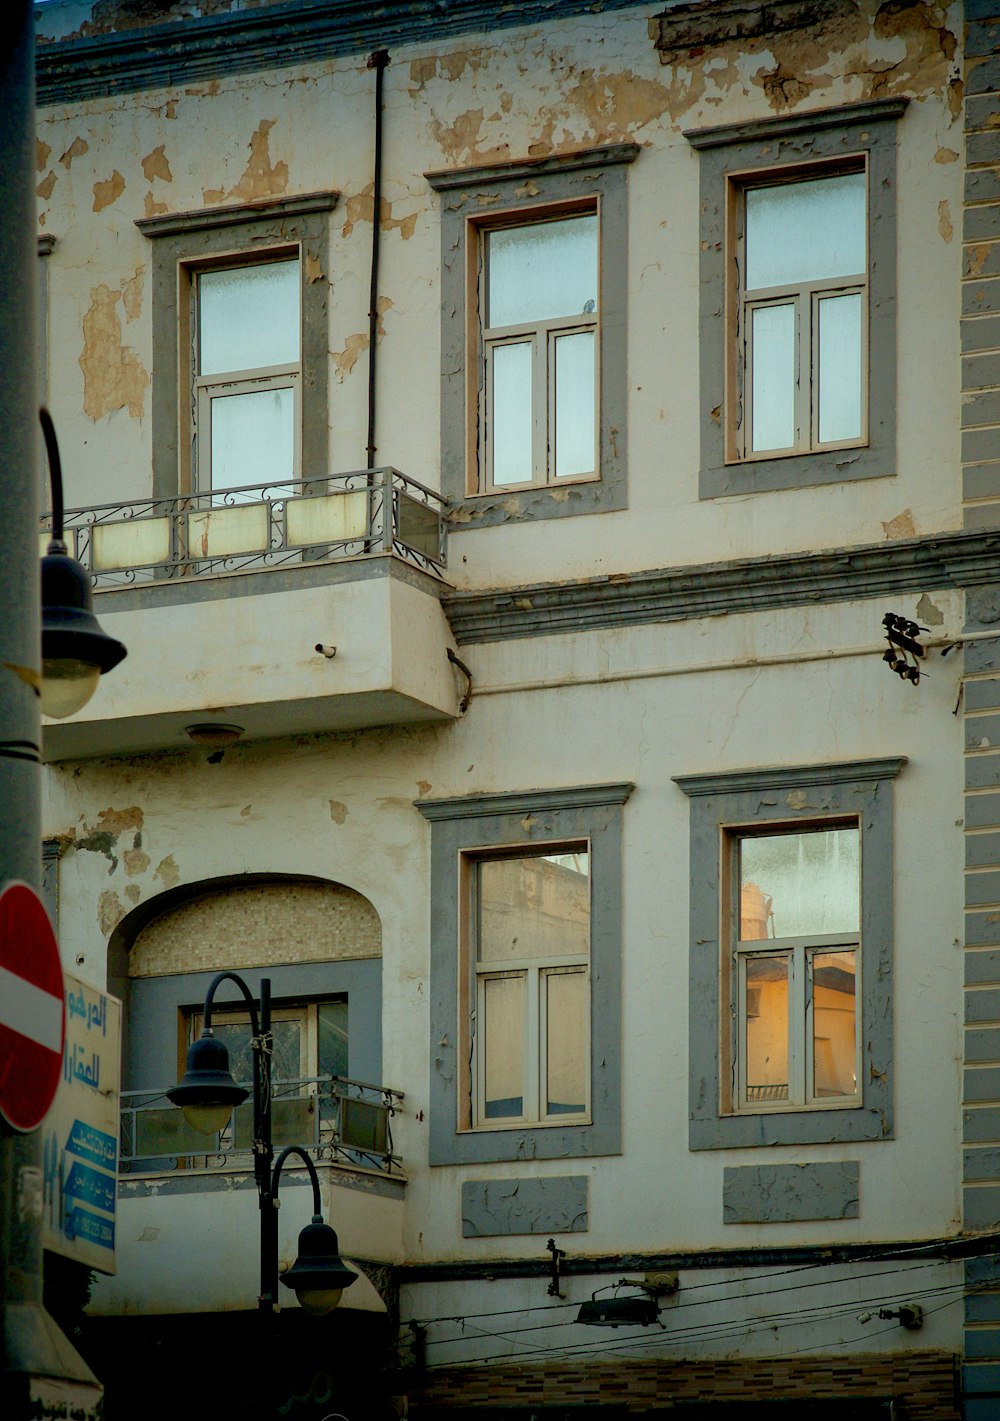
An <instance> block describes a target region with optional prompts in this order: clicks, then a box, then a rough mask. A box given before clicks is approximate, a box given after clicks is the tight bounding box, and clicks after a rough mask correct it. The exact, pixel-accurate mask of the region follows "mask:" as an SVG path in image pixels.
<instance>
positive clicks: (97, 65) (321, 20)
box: [35, 0, 636, 108]
mask: <svg viewBox="0 0 1000 1421" xmlns="http://www.w3.org/2000/svg"><path fill="white" fill-rule="evenodd" d="M635 6H636V0H601V4H600V6H599V7H598V8H599V9H600V10H601V11H602V12H604V13H607V12H609V11H614V10H627V9H634V8H635ZM594 8H595V7H594V4H593V0H520V2H519V3H518V4H517V5H508V6H504V5H497V4H496V3H495V0H448V4H447V6H444V5H442V4H440V3H439V0H395V3H394V4H392V5H372V4H370V3H368V0H286V3H285V4H277V5H266V6H263V7H262V8H261V9H259V10H236V11H232V12H230V13H228V14H223V15H199V16H190V17H188V16H186V17H184V18H183V19H181V20H179V21H174V22H173V23H170V24H162V25H146V26H137V27H136V28H135V29H132V30H123V31H119V32H117V33H114V34H106V35H91V36H87V37H85V38H72V39H62V40H48V41H47V40H45V39H44V38H41V39H40V40H39V43H38V47H37V52H36V59H35V80H36V89H37V102H38V105H39V107H40V108H41V107H45V106H47V105H52V104H69V103H79V102H80V101H81V100H82V99H104V98H107V97H108V96H109V95H111V94H126V93H134V92H136V91H137V90H140V89H163V88H170V87H176V86H179V85H182V84H191V83H196V82H198V81H202V82H204V81H207V80H210V79H221V78H226V77H230V76H232V75H234V74H253V73H263V72H266V71H269V70H273V69H280V68H284V67H287V66H288V65H295V64H306V63H310V62H312V61H316V60H324V59H332V58H336V57H338V56H341V55H350V54H357V55H362V54H366V53H368V52H369V51H370V50H374V49H390V50H391V49H392V48H393V47H395V46H399V47H412V46H413V45H415V44H420V45H422V46H427V45H428V44H433V42H434V41H435V40H439V39H445V38H447V37H448V36H451V35H462V34H485V33H489V32H490V31H491V30H504V29H512V28H514V27H515V26H523V25H533V24H536V23H537V22H538V21H541V20H546V21H551V20H559V19H566V18H569V17H570V16H573V15H592V14H593V12H594ZM43 22H44V17H43Z"/></svg>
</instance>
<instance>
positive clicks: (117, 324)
mask: <svg viewBox="0 0 1000 1421" xmlns="http://www.w3.org/2000/svg"><path fill="white" fill-rule="evenodd" d="M137 274H138V273H137ZM132 280H135V278H132ZM131 299H134V298H130V300H131ZM119 302H122V305H123V308H124V292H123V291H114V290H113V289H112V288H111V287H110V286H103V285H102V286H95V287H93V288H92V290H91V293H90V309H89V310H88V311H87V313H86V315H85V316H84V318H83V350H82V352H81V354H80V359H79V366H80V369H81V370H82V371H83V410H84V414H87V415H89V416H90V418H91V419H94V420H97V419H100V418H101V416H102V415H106V414H113V413H114V412H115V411H116V410H120V409H125V408H127V409H128V412H129V414H130V415H131V416H132V418H133V419H141V418H142V416H143V414H144V412H145V411H144V405H145V394H146V386H147V385H148V384H149V375H148V373H147V372H146V369H145V367H144V365H143V363H142V361H141V360H140V359H139V357H138V355H137V354H136V352H135V351H134V350H133V349H132V347H131V346H127V345H123V344H122V326H121V320H120V319H119V316H118V309H117V308H118V303H119ZM126 315H127V312H126Z"/></svg>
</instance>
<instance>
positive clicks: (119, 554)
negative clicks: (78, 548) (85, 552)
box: [90, 518, 170, 572]
mask: <svg viewBox="0 0 1000 1421" xmlns="http://www.w3.org/2000/svg"><path fill="white" fill-rule="evenodd" d="M90 546H91V561H92V564H93V570H94V572H109V571H110V570H111V569H113V568H124V567H147V566H149V565H150V564H152V563H164V562H168V561H169V559H170V519H169V518H133V519H130V520H129V521H128V522H127V523H95V524H94V526H93V528H92V529H91V534H90Z"/></svg>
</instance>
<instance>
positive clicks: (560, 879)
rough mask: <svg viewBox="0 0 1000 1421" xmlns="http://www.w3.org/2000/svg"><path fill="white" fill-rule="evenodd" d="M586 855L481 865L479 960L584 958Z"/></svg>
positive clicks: (587, 932)
mask: <svg viewBox="0 0 1000 1421" xmlns="http://www.w3.org/2000/svg"><path fill="white" fill-rule="evenodd" d="M587 857H588V856H587V851H586V850H585V849H580V850H579V851H577V852H575V853H571V854H559V855H552V856H543V855H535V856H533V857H531V858H510V859H493V860H491V861H488V862H485V863H481V864H480V865H479V944H478V947H479V961H480V962H513V961H516V960H522V961H523V960H524V959H528V958H539V957H553V956H558V957H567V956H572V957H578V958H580V959H582V960H584V961H585V960H586V959H587V954H588V951H589V944H590V880H589V876H588V872H587Z"/></svg>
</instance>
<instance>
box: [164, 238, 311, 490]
mask: <svg viewBox="0 0 1000 1421" xmlns="http://www.w3.org/2000/svg"><path fill="white" fill-rule="evenodd" d="M299 266H300V263H299V259H298V256H297V254H296V255H293V256H291V257H289V256H285V257H284V258H283V259H281V260H275V261H270V262H261V263H257V264H255V265H253V266H235V267H234V266H228V267H222V268H220V269H215V270H213V269H208V270H200V269H196V270H195V271H193V272H192V274H191V298H192V303H193V306H194V312H193V317H194V319H193V321H192V326H193V330H194V333H195V338H194V340H193V342H192V352H191V355H192V363H193V371H192V390H193V395H194V399H193V405H194V421H193V424H194V439H195V446H196V450H197V453H196V465H197V484H198V488H199V489H200V490H203V491H204V490H207V489H233V488H239V487H240V486H241V485H245V484H262V483H268V482H284V481H286V480H288V479H294V478H297V477H299V457H298V447H299V438H298V430H299V427H300V424H301V413H300V398H299V391H300V374H301V368H300V337H299V325H300V299H299V288H300V284H301V278H300V275H299Z"/></svg>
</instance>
